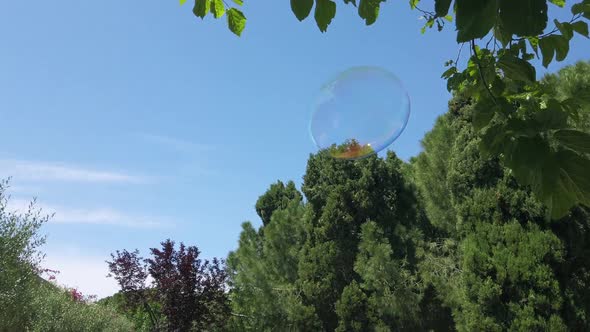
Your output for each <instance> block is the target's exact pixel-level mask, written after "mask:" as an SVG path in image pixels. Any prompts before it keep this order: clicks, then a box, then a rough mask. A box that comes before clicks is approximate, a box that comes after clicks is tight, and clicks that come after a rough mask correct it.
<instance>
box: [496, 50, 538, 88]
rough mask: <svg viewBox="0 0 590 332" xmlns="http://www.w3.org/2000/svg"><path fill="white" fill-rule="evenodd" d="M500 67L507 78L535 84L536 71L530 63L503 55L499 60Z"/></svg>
mask: <svg viewBox="0 0 590 332" xmlns="http://www.w3.org/2000/svg"><path fill="white" fill-rule="evenodd" d="M498 67H499V68H500V69H502V71H503V72H504V75H506V77H508V78H510V79H512V80H517V81H523V82H528V83H532V82H535V77H536V71H535V67H533V66H532V65H531V64H530V63H529V62H528V61H525V60H523V59H521V58H518V57H515V56H513V55H510V54H506V55H503V56H502V57H501V58H500V59H499V60H498Z"/></svg>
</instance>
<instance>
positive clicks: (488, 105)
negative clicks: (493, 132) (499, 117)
mask: <svg viewBox="0 0 590 332" xmlns="http://www.w3.org/2000/svg"><path fill="white" fill-rule="evenodd" d="M498 110H499V107H498V106H497V105H496V104H495V103H494V101H493V100H492V99H491V98H482V99H480V100H479V101H478V102H477V104H475V105H474V106H473V116H472V121H473V128H474V129H475V130H480V129H482V128H484V127H486V126H487V125H488V124H489V123H490V121H491V120H492V118H493V117H494V114H495V113H496V112H497V111H498Z"/></svg>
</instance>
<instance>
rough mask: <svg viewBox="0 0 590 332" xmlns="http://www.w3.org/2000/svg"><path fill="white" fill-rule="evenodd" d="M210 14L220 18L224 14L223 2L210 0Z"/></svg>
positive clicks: (221, 0)
mask: <svg viewBox="0 0 590 332" xmlns="http://www.w3.org/2000/svg"><path fill="white" fill-rule="evenodd" d="M211 13H212V14H213V17H215V18H220V17H221V16H223V14H225V6H224V4H223V0H211Z"/></svg>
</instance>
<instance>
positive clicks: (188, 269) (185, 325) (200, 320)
mask: <svg viewBox="0 0 590 332" xmlns="http://www.w3.org/2000/svg"><path fill="white" fill-rule="evenodd" d="M161 245H162V247H161V248H160V249H157V248H151V249H150V252H151V256H152V257H151V258H149V259H146V260H143V261H142V259H141V258H140V257H139V255H138V251H137V250H136V251H134V252H132V253H130V252H127V251H123V252H119V251H117V255H116V256H115V255H112V257H113V261H112V262H108V263H109V269H110V270H111V274H112V275H113V276H114V277H115V279H117V281H118V282H119V285H120V286H121V290H122V292H123V293H124V294H135V293H139V294H142V293H143V292H141V290H142V289H143V288H142V287H145V280H146V278H147V272H146V271H148V272H149V275H150V276H151V277H152V278H153V280H154V284H153V288H154V289H153V290H154V293H155V295H156V298H155V299H154V300H155V301H157V302H158V303H159V304H160V306H161V310H162V313H163V314H164V315H165V316H166V324H167V330H168V331H189V330H198V331H202V330H210V329H212V328H214V327H221V326H223V325H224V324H225V322H226V321H227V318H228V316H229V315H230V308H229V302H228V298H227V293H226V291H225V285H226V281H227V274H226V272H225V269H224V262H223V261H222V260H218V259H216V258H215V259H213V260H212V261H211V262H209V261H207V260H201V259H200V258H199V255H200V251H199V249H198V248H197V247H195V246H189V247H187V246H185V245H184V244H183V243H181V244H180V246H179V248H178V250H176V249H175V247H174V242H173V241H171V240H169V239H168V240H166V241H164V242H162V243H161ZM142 263H143V264H142ZM138 291H139V292H138Z"/></svg>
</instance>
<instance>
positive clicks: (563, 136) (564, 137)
mask: <svg viewBox="0 0 590 332" xmlns="http://www.w3.org/2000/svg"><path fill="white" fill-rule="evenodd" d="M554 137H555V138H556V139H557V141H558V142H559V143H561V144H563V145H564V146H566V147H568V148H570V149H572V150H575V151H578V152H580V153H590V134H588V133H585V132H583V131H579V130H574V129H561V130H558V131H556V132H555V134H554ZM588 174H590V169H589V170H588ZM589 176H590V175H589Z"/></svg>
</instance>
